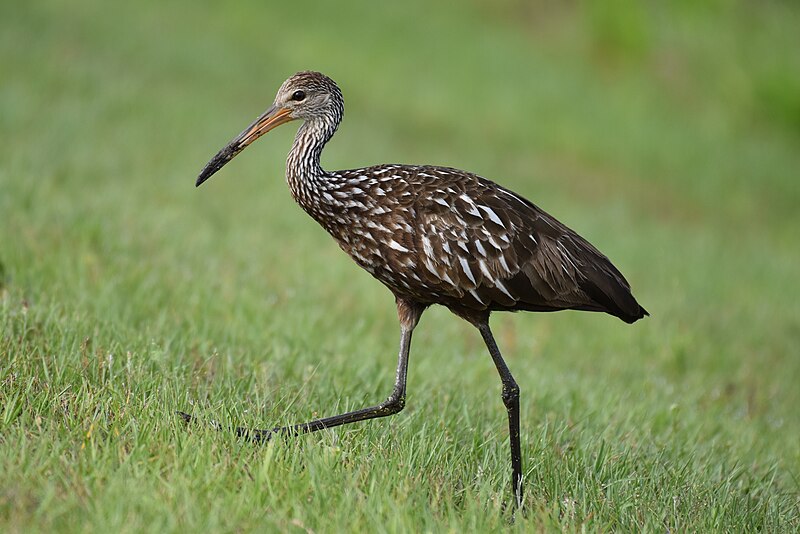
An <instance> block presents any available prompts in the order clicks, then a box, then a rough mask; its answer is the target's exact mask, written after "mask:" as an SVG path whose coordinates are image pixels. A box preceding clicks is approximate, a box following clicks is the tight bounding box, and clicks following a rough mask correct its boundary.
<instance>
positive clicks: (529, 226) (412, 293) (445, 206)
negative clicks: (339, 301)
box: [293, 165, 647, 323]
mask: <svg viewBox="0 0 800 534" xmlns="http://www.w3.org/2000/svg"><path fill="white" fill-rule="evenodd" d="M314 187H317V188H318V190H317V191H314V192H313V194H312V195H305V196H307V197H310V198H314V199H315V202H316V204H315V205H314V206H310V205H308V203H307V202H304V201H303V198H301V197H303V196H304V195H298V194H295V197H296V198H297V200H298V202H300V204H301V205H302V206H303V207H304V209H306V211H308V212H309V214H311V215H312V216H313V217H314V218H315V219H316V220H317V221H318V222H320V224H322V226H323V227H325V229H326V230H328V232H329V233H330V234H331V235H332V236H333V237H334V238H336V240H337V241H338V242H339V245H340V246H341V247H342V249H343V250H344V251H345V252H347V253H348V254H350V256H351V257H353V259H354V260H355V261H356V262H357V263H358V264H359V265H361V266H362V267H364V268H365V269H366V270H367V271H369V272H370V273H371V274H372V275H373V276H375V277H376V278H377V279H378V280H380V281H381V282H383V283H384V284H385V285H386V286H387V287H388V288H389V289H390V290H392V291H393V292H394V293H395V294H396V295H399V296H402V297H406V298H411V299H414V300H416V301H418V302H420V303H423V304H442V305H444V306H447V307H449V308H451V309H452V310H453V311H455V312H456V313H461V314H470V313H473V312H481V311H498V310H506V311H517V310H527V311H557V310H564V309H575V310H587V311H600V312H606V313H609V314H611V315H614V316H616V317H619V318H620V319H622V320H624V321H626V322H629V323H631V322H634V321H636V320H638V319H641V318H642V317H644V316H645V315H647V311H646V310H644V308H642V307H641V306H640V305H639V304H638V302H637V301H636V299H635V298H634V297H633V295H632V294H631V289H630V285H629V284H628V282H627V280H625V277H624V276H623V275H622V274H621V273H620V272H619V270H617V268H616V267H614V265H613V264H612V263H611V262H610V261H609V260H608V258H606V256H604V255H603V254H602V253H600V252H599V251H598V250H597V249H596V248H595V247H594V246H592V245H591V244H590V243H589V242H588V241H586V240H585V239H583V238H582V237H581V236H579V235H578V234H577V233H575V232H574V231H572V230H570V229H569V228H568V227H566V226H565V225H563V224H562V223H560V222H559V221H558V220H556V219H555V218H554V217H552V216H551V215H549V214H547V213H546V212H545V211H543V210H541V209H540V208H538V207H537V206H536V205H534V204H533V203H531V202H530V201H528V200H526V199H524V198H523V197H521V196H519V195H517V194H516V193H514V192H512V191H510V190H508V189H505V188H503V187H501V186H499V185H497V184H495V183H493V182H491V181H489V180H486V179H484V178H481V177H480V176H477V175H475V174H472V173H468V172H465V171H461V170H458V169H451V168H445V167H433V166H410V165H379V166H375V167H368V168H364V169H353V170H347V171H337V172H335V173H329V174H328V175H327V176H326V177H325V178H323V179H322V180H321V181H320V182H319V183H318V184H316V185H314ZM293 193H294V192H293Z"/></svg>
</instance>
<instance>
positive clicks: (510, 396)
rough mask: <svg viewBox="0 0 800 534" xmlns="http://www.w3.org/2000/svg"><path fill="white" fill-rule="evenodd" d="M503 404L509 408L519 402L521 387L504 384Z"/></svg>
mask: <svg viewBox="0 0 800 534" xmlns="http://www.w3.org/2000/svg"><path fill="white" fill-rule="evenodd" d="M502 397H503V404H505V405H506V406H507V407H508V406H511V405H513V404H516V403H517V402H518V401H519V386H518V385H516V384H503V393H502Z"/></svg>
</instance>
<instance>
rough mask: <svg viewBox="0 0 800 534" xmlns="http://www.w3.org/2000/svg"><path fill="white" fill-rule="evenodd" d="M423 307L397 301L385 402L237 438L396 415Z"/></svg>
mask: <svg viewBox="0 0 800 534" xmlns="http://www.w3.org/2000/svg"><path fill="white" fill-rule="evenodd" d="M424 310H425V307H424V306H420V305H418V304H416V303H413V302H409V301H405V300H402V299H397V312H398V316H399V318H400V354H399V356H398V358H397V372H396V374H395V380H394V389H393V390H392V394H391V395H389V398H387V399H386V400H385V401H383V402H382V403H380V404H377V405H375V406H370V407H368V408H362V409H361V410H355V411H352V412H347V413H343V414H340V415H333V416H331V417H325V418H322V419H315V420H313V421H308V422H307V423H300V424H298V425H291V426H284V427H275V428H272V429H265V430H258V429H247V428H241V427H239V428H236V429H235V430H234V431H235V433H236V435H237V436H242V437H245V438H247V439H250V440H252V441H256V442H261V441H266V440H268V439H270V438H271V437H272V436H273V435H274V434H284V435H297V434H304V433H306V432H315V431H317V430H322V429H324V428H333V427H336V426H339V425H345V424H348V423H356V422H358V421H365V420H367V419H375V418H378V417H386V416H388V415H394V414H396V413H398V412H400V411H401V410H402V409H403V408H404V407H405V404H406V377H407V374H408V354H409V350H410V348H411V334H412V332H413V331H414V328H415V327H416V326H417V323H418V322H419V318H420V316H421V315H422V312H423V311H424ZM178 415H180V416H181V417H182V418H183V419H184V420H185V421H187V422H190V421H192V420H193V419H194V417H192V416H191V415H189V414H186V413H183V412H178Z"/></svg>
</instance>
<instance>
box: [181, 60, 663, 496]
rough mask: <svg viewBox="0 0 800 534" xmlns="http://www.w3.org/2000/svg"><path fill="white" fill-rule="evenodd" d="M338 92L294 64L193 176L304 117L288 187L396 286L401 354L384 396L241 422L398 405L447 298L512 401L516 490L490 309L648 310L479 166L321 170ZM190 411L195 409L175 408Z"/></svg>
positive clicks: (318, 425) (628, 317) (258, 436)
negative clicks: (254, 114) (418, 335)
mask: <svg viewBox="0 0 800 534" xmlns="http://www.w3.org/2000/svg"><path fill="white" fill-rule="evenodd" d="M343 114H344V99H343V97H342V92H341V91H340V90H339V87H338V86H337V85H336V83H335V82H334V81H333V80H332V79H330V78H329V77H327V76H325V75H324V74H321V73H319V72H299V73H297V74H295V75H294V76H292V77H290V78H289V79H288V80H286V81H285V82H284V83H283V85H281V87H280V89H279V90H278V94H277V96H276V97H275V101H274V103H273V105H272V106H271V107H270V108H269V109H268V110H267V111H266V112H264V113H263V114H262V115H261V116H260V117H258V118H257V119H256V120H255V122H253V123H252V124H251V125H250V126H248V127H247V128H246V129H245V130H244V131H243V132H242V133H241V134H239V135H238V136H237V137H236V138H235V139H233V140H232V141H231V142H230V143H229V144H228V145H227V146H226V147H225V148H223V149H222V150H220V151H219V153H217V155H216V156H214V157H213V158H212V159H211V161H209V162H208V164H207V165H206V166H205V168H204V169H203V170H202V172H201V173H200V176H199V177H198V178H197V183H196V185H197V186H199V185H200V184H202V183H203V182H205V181H206V180H207V179H208V178H209V177H211V175H213V174H214V173H215V172H217V171H218V170H219V169H220V168H222V166H223V165H225V164H226V163H228V162H229V161H230V160H231V159H232V158H233V157H234V156H236V155H237V154H238V153H239V152H241V151H242V150H243V149H244V148H245V147H247V146H248V145H249V144H250V143H252V142H253V141H255V140H256V139H258V138H259V137H260V136H261V135H263V134H265V133H267V132H268V131H270V130H272V129H273V128H275V127H276V126H278V125H281V124H284V123H287V122H290V121H293V120H301V121H303V122H302V124H301V126H300V128H299V129H298V131H297V135H296V137H295V139H294V143H293V145H292V149H291V151H290V152H289V156H288V158H287V161H286V179H287V182H288V184H289V189H290V191H291V194H292V196H293V197H294V199H295V200H296V201H297V203H298V204H300V206H301V207H302V208H303V209H304V210H305V211H306V212H307V213H308V214H309V215H311V217H313V218H314V220H316V221H317V222H318V223H319V224H320V225H321V226H322V227H323V228H324V229H325V230H326V231H327V232H328V233H329V234H330V235H331V236H332V237H333V238H334V239H335V240H336V242H337V243H338V244H339V246H340V247H341V248H342V250H344V251H345V252H346V253H348V254H349V255H350V257H352V258H353V260H355V262H356V263H357V264H358V265H360V266H361V267H362V268H364V269H366V270H367V271H368V272H369V273H370V274H371V275H372V276H374V277H375V278H377V279H378V280H379V281H380V282H381V283H383V285H385V286H386V287H387V288H389V290H390V291H391V292H392V293H393V294H394V296H395V301H396V304H397V313H398V316H399V320H400V354H399V358H398V362H397V372H396V377H395V383H394V389H393V390H392V393H391V395H390V396H389V397H388V398H387V399H386V400H385V401H383V402H382V403H380V404H378V405H376V406H371V407H368V408H364V409H361V410H356V411H353V412H348V413H344V414H341V415H334V416H331V417H326V418H323V419H318V420H314V421H309V422H307V423H302V424H298V425H293V426H289V427H277V428H273V429H270V430H247V429H243V428H238V429H236V431H237V433H238V434H239V435H244V436H247V437H249V438H250V439H253V440H256V441H261V440H264V439H268V438H269V437H270V436H271V435H273V434H275V433H289V434H298V433H302V432H313V431H316V430H321V429H325V428H332V427H335V426H338V425H343V424H346V423H354V422H356V421H363V420H366V419H373V418H376V417H385V416H388V415H392V414H396V413H398V412H400V411H401V410H402V409H403V407H404V406H405V396H406V372H407V370H408V356H409V348H410V345H411V334H412V332H413V330H414V327H415V326H416V325H417V322H418V321H419V319H420V316H421V315H422V312H423V311H424V310H425V309H426V308H427V307H428V306H431V305H433V304H440V305H442V306H445V307H446V308H448V309H449V310H450V311H452V312H453V313H454V314H456V315H457V316H459V317H461V318H463V319H466V320H467V321H468V322H470V323H472V324H473V325H474V326H475V327H477V329H478V331H479V332H480V334H481V336H482V337H483V341H484V342H485V344H486V347H487V348H488V350H489V354H490V355H491V357H492V360H493V361H494V365H495V366H496V367H497V371H498V373H499V374H500V380H501V383H502V400H503V403H504V405H505V407H506V410H507V412H508V426H509V440H510V445H511V469H512V485H513V490H514V496H515V502H516V503H520V500H521V498H522V455H521V452H520V428H519V387H518V386H517V383H516V381H515V380H514V377H513V376H512V375H511V371H509V369H508V367H507V366H506V363H505V361H503V357H502V356H501V355H500V350H499V349H498V348H497V344H496V343H495V340H494V337H493V336H492V332H491V330H490V328H489V315H490V314H491V312H493V311H536V312H551V311H558V310H584V311H594V312H605V313H608V314H610V315H613V316H615V317H619V318H620V319H622V320H623V321H625V322H627V323H633V322H634V321H637V320H638V319H641V318H642V317H644V316H645V315H648V313H647V311H646V310H645V309H644V308H642V307H641V306H640V305H639V303H638V302H637V301H636V299H635V298H634V297H633V295H632V294H631V288H630V285H629V284H628V282H627V281H626V280H625V278H624V277H623V275H622V274H621V273H620V272H619V270H617V268H616V267H614V265H612V264H611V262H610V261H609V260H608V258H606V257H605V256H604V255H603V254H602V253H600V252H599V251H598V250H597V249H596V248H595V247H594V246H592V245H591V244H590V243H589V242H588V241H586V240H585V239H583V238H582V237H581V236H579V235H578V234H577V233H575V232H574V231H572V230H570V229H569V228H567V227H566V226H565V225H564V224H562V223H561V222H559V221H558V220H556V219H555V218H553V217H552V216H551V215H549V214H547V213H545V212H544V211H543V210H541V209H540V208H538V207H537V206H535V205H534V204H533V203H531V202H530V201H528V200H526V199H525V198H523V197H522V196H520V195H518V194H516V193H514V192H513V191H510V190H509V189H506V188H504V187H502V186H500V185H498V184H496V183H494V182H491V181H489V180H486V179H485V178H482V177H480V176H477V175H475V174H472V173H469V172H465V171H461V170H458V169H453V168H447V167H435V166H428V165H376V166H374V167H366V168H361V169H352V170H344V171H333V172H331V171H326V170H324V169H323V168H322V167H321V166H320V154H321V153H322V149H323V147H324V146H325V144H326V143H327V142H328V140H330V139H331V137H332V136H333V134H334V132H336V129H337V128H338V126H339V123H340V122H341V120H342V116H343ZM181 415H182V416H183V417H184V418H185V419H186V420H191V419H192V417H191V416H189V415H186V414H183V413H182V414H181Z"/></svg>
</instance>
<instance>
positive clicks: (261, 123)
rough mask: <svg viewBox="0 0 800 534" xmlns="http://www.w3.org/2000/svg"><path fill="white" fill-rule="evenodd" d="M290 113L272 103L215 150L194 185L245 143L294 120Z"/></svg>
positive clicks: (220, 166)
mask: <svg viewBox="0 0 800 534" xmlns="http://www.w3.org/2000/svg"><path fill="white" fill-rule="evenodd" d="M290 113H291V110H289V109H287V108H279V107H277V106H274V105H273V106H272V107H270V108H269V109H268V110H267V111H265V112H264V113H263V114H262V115H261V116H260V117H259V118H257V119H256V120H255V121H254V122H253V124H251V125H250V126H248V127H247V128H245V130H244V131H243V132H242V133H240V134H239V135H238V136H236V138H235V139H234V140H233V141H231V142H230V143H228V145H227V146H226V147H225V148H223V149H222V150H220V151H219V152H217V155H216V156H214V157H213V158H211V161H209V162H208V163H206V166H205V167H203V170H202V171H200V176H198V177H197V182H195V184H194V185H195V187H200V184H202V183H203V182H205V181H206V180H208V179H209V178H211V176H212V175H213V174H214V173H215V172H217V171H218V170H220V169H221V168H222V167H223V166H224V165H225V164H226V163H228V162H229V161H230V160H232V159H233V158H234V157H235V156H236V154H238V153H239V152H241V151H242V150H244V149H245V148H247V145H249V144H250V143H252V142H253V141H255V140H256V139H258V138H259V137H261V136H262V135H264V134H265V133H267V132H268V131H270V130H272V129H273V128H275V127H276V126H280V125H281V124H285V123H287V122H289V121H291V120H294V118H293V117H292V116H291V115H290Z"/></svg>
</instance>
